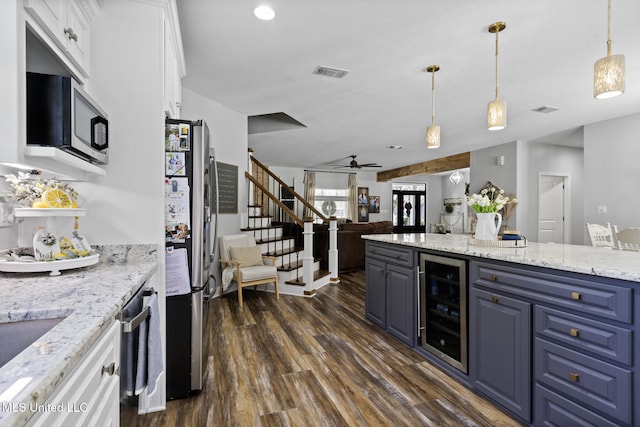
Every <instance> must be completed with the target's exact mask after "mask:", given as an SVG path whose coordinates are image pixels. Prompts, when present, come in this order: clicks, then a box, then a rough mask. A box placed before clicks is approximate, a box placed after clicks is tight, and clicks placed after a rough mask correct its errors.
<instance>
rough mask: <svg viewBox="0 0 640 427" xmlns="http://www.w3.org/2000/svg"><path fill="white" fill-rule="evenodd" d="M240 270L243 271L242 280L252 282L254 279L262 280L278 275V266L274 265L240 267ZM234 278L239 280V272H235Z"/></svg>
mask: <svg viewBox="0 0 640 427" xmlns="http://www.w3.org/2000/svg"><path fill="white" fill-rule="evenodd" d="M240 271H241V273H242V277H241V279H242V281H243V282H250V281H252V280H260V279H269V278H274V280H275V277H276V276H278V268H277V267H276V266H273V265H259V266H254V267H248V268H242V267H240ZM233 278H234V279H235V280H236V281H237V280H238V272H237V271H234V272H233Z"/></svg>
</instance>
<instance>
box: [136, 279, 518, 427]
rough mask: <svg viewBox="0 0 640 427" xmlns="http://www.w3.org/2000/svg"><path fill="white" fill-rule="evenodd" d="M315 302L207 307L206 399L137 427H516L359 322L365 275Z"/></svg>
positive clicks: (260, 298) (232, 301)
mask: <svg viewBox="0 0 640 427" xmlns="http://www.w3.org/2000/svg"><path fill="white" fill-rule="evenodd" d="M341 279H342V281H341V283H340V284H338V285H327V286H325V287H324V288H322V289H321V290H319V291H318V293H317V295H316V296H315V297H314V298H300V297H291V296H287V295H282V296H281V297H280V301H279V302H277V301H276V299H275V295H273V294H270V293H265V292H254V291H251V290H245V291H244V295H245V301H244V309H240V308H239V307H238V303H237V296H236V294H235V293H233V294H229V295H227V296H225V297H224V298H222V299H215V300H213V301H211V302H210V303H209V321H208V325H207V330H208V336H207V345H208V349H209V351H208V355H209V356H208V361H207V368H206V369H207V371H206V384H205V389H204V390H203V392H202V393H200V394H199V395H197V396H194V397H191V398H189V399H182V400H174V401H170V402H168V403H167V410H166V411H163V412H157V413H153V414H147V415H145V416H141V417H138V419H137V422H134V423H133V425H134V426H136V427H137V426H141V427H152V426H176V427H178V426H180V427H182V426H203V427H204V426H401V425H406V426H418V425H424V426H517V425H520V424H519V423H518V422H516V421H514V420H513V419H511V418H510V417H508V416H507V415H505V414H504V413H502V412H501V411H500V410H498V409H497V408H496V407H495V406H494V405H492V404H491V403H489V402H487V401H486V400H484V399H482V398H480V397H479V396H477V395H475V394H474V393H472V392H470V391H469V390H468V389H466V388H465V387H463V386H462V385H460V384H459V383H457V382H456V381H454V380H451V379H449V377H447V376H446V375H444V374H443V373H442V372H441V371H440V370H439V369H438V368H436V367H434V366H433V365H432V364H430V363H429V362H427V361H426V360H425V359H424V358H423V357H422V356H420V355H419V354H417V353H415V352H414V351H413V350H411V349H409V348H407V347H406V346H405V345H404V344H402V343H400V342H399V341H397V340H395V339H394V338H392V337H390V336H389V335H387V334H386V333H385V332H383V331H382V330H380V329H379V328H377V327H376V326H374V325H372V324H370V323H369V322H368V321H367V320H366V319H365V318H364V272H362V271H359V272H355V273H351V274H346V275H341Z"/></svg>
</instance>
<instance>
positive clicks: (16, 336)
mask: <svg viewBox="0 0 640 427" xmlns="http://www.w3.org/2000/svg"><path fill="white" fill-rule="evenodd" d="M64 319H65V317H56V318H51V319H33V320H21V321H19V322H7V323H0V342H1V343H2V346H1V347H0V367H2V366H4V365H5V364H6V363H7V362H9V361H10V360H11V359H13V358H14V357H16V356H17V355H18V354H19V353H21V352H22V351H23V350H24V349H26V348H27V347H29V346H30V345H31V344H32V343H33V342H35V341H36V340H37V339H38V338H40V337H41V336H43V335H44V334H46V333H47V332H49V331H50V330H51V329H52V328H53V327H54V326H56V325H57V324H58V323H60V322H62V321H63V320H64Z"/></svg>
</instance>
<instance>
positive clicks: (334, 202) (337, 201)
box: [313, 188, 348, 218]
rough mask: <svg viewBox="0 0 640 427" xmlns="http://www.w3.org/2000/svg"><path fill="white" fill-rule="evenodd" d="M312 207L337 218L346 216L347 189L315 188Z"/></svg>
mask: <svg viewBox="0 0 640 427" xmlns="http://www.w3.org/2000/svg"><path fill="white" fill-rule="evenodd" d="M315 197H316V198H315V202H314V204H313V207H314V208H316V209H318V210H319V211H320V212H322V214H323V215H325V216H327V217H329V216H335V217H337V218H346V217H347V201H348V199H347V189H346V188H316V192H315Z"/></svg>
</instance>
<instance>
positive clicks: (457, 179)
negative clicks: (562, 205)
mask: <svg viewBox="0 0 640 427" xmlns="http://www.w3.org/2000/svg"><path fill="white" fill-rule="evenodd" d="M463 179H464V176H462V174H461V173H460V171H455V172H454V173H452V174H451V175H450V176H449V181H451V183H452V184H454V185H458V184H460V183H461V182H462V180H463Z"/></svg>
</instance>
